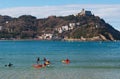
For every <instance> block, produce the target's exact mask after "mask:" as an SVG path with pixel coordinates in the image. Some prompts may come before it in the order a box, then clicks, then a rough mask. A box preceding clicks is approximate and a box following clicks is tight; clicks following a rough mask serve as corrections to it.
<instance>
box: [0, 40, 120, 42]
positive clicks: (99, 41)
mask: <svg viewBox="0 0 120 79" xmlns="http://www.w3.org/2000/svg"><path fill="white" fill-rule="evenodd" d="M0 41H68V42H120V40H81V39H61V40H57V39H56V40H55V39H50V40H45V39H4V40H3V39H2V40H1V39H0Z"/></svg>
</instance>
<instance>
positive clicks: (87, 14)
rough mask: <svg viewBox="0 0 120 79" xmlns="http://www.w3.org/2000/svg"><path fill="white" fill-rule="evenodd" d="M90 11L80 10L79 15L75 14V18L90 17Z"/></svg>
mask: <svg viewBox="0 0 120 79" xmlns="http://www.w3.org/2000/svg"><path fill="white" fill-rule="evenodd" d="M91 15H92V13H91V11H86V10H85V9H82V11H81V12H80V13H78V14H77V16H91Z"/></svg>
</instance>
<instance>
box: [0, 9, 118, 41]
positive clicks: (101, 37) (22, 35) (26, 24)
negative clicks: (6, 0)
mask: <svg viewBox="0 0 120 79" xmlns="http://www.w3.org/2000/svg"><path fill="white" fill-rule="evenodd" d="M0 39H1V40H2V39H40V40H80V41H107V40H111V41H113V40H120V32H119V31H117V30H116V29H114V28H113V27H112V26H111V25H110V24H108V23H106V22H105V21H104V20H103V19H101V18H100V17H99V16H94V15H93V14H92V13H91V11H86V10H84V9H83V10H82V11H81V12H80V13H78V14H77V15H69V16H64V17H63V16H59V17H56V16H49V17H48V18H41V19H37V18H36V17H34V16H31V15H22V16H20V17H18V18H12V17H10V16H2V15H0Z"/></svg>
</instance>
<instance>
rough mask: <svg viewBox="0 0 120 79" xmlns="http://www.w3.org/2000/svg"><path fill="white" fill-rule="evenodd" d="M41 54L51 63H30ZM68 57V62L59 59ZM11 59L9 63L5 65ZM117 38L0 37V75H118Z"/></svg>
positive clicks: (67, 78) (33, 78)
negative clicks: (40, 39)
mask: <svg viewBox="0 0 120 79" xmlns="http://www.w3.org/2000/svg"><path fill="white" fill-rule="evenodd" d="M37 57H40V60H41V62H40V63H43V62H42V60H43V58H44V57H46V58H47V59H49V60H50V61H51V65H50V66H49V67H46V68H42V69H35V68H33V67H32V65H33V64H36V58H37ZM66 58H69V59H70V60H71V63H70V64H69V65H66V64H62V63H61V60H63V59H66ZM9 62H11V63H12V64H13V67H11V68H8V67H5V66H4V65H5V64H8V63H9ZM119 78H120V42H67V41H0V79H119Z"/></svg>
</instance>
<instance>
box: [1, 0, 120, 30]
mask: <svg viewBox="0 0 120 79" xmlns="http://www.w3.org/2000/svg"><path fill="white" fill-rule="evenodd" d="M82 8H85V9H86V10H90V11H92V13H93V14H94V15H96V16H100V17H101V18H103V19H104V20H105V21H106V22H108V23H109V24H111V25H112V26H113V27H114V28H116V29H118V30H119V31H120V0H0V15H9V16H12V17H19V16H20V15H24V14H25V15H33V16H36V17H37V18H44V17H47V16H50V15H57V16H65V15H70V14H76V13H78V12H80V11H81V9H82Z"/></svg>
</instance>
